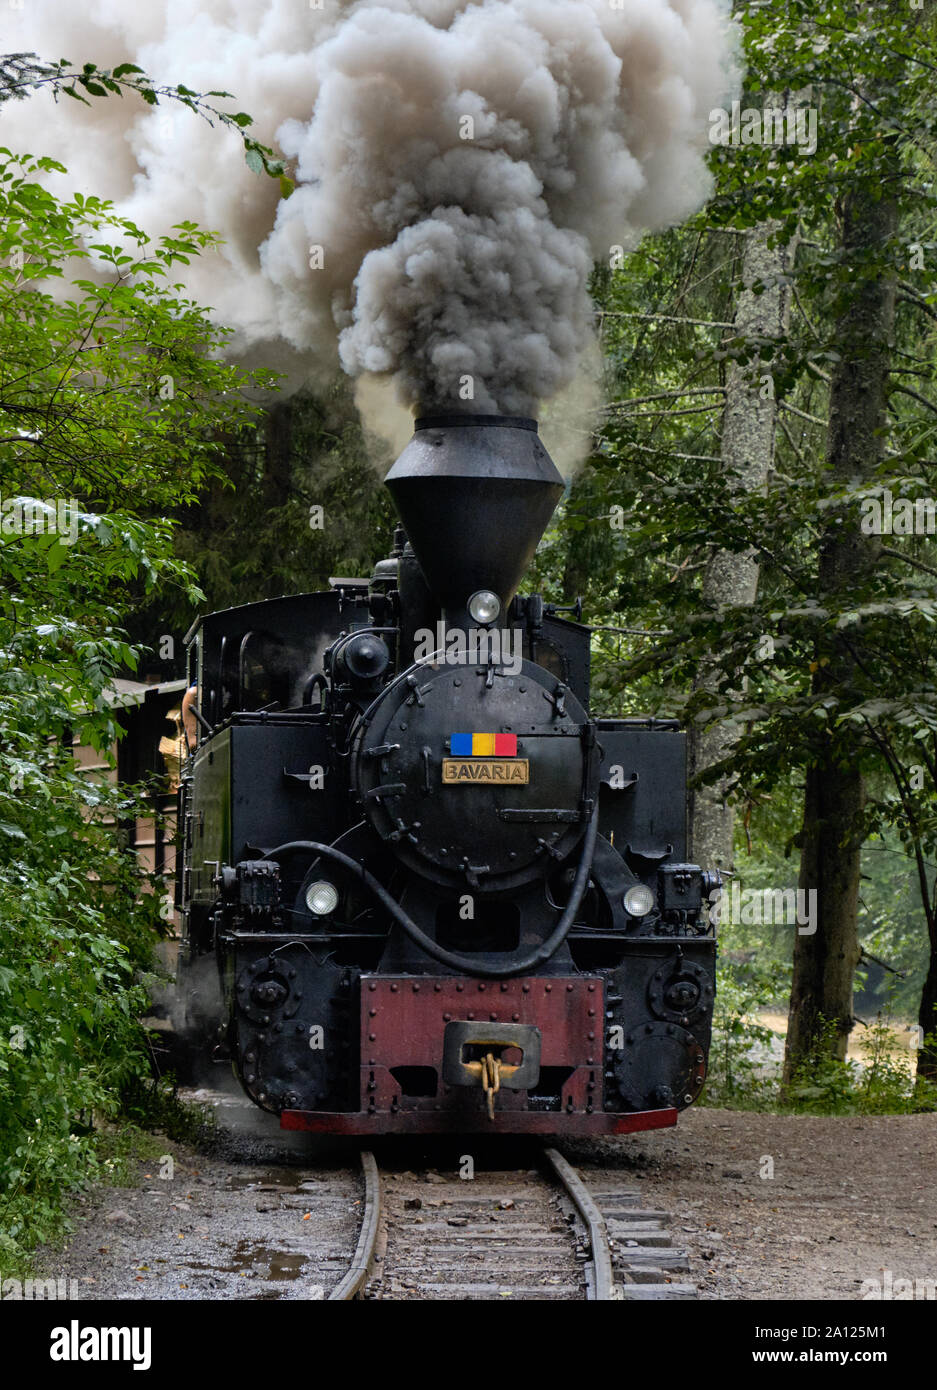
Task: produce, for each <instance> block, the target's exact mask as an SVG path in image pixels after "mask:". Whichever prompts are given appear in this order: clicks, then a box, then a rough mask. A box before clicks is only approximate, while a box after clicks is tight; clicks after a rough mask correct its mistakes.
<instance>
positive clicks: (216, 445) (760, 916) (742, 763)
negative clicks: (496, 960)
mask: <svg viewBox="0 0 937 1390" xmlns="http://www.w3.org/2000/svg"><path fill="white" fill-rule="evenodd" d="M734 14H735V20H736V22H737V25H738V30H739V34H740V39H739V44H740V49H739V63H740V70H741V72H742V74H743V75H742V78H741V82H740V86H739V90H738V93H737V97H736V104H735V106H734V107H729V108H726V109H725V110H723V111H719V110H716V111H713V112H711V113H710V123H709V124H710V128H709V131H708V143H707V150H706V165H707V168H708V171H709V178H710V180H711V184H710V188H711V191H710V193H709V196H708V197H707V198H706V200H705V203H704V204H703V206H702V207H701V208H700V210H698V211H696V212H694V213H692V214H691V215H689V216H688V217H685V218H684V219H683V220H680V221H677V222H676V223H675V224H674V225H670V226H666V227H664V228H663V229H659V228H658V229H651V230H649V231H644V232H643V234H642V235H641V236H640V237H638V236H635V237H634V238H633V239H632V240H631V241H628V240H627V239H626V240H625V241H624V242H623V243H622V244H621V245H611V246H609V249H608V254H607V255H606V256H604V257H602V258H599V257H596V258H595V259H594V264H593V269H592V272H591V278H590V280H589V302H590V312H591V321H592V326H593V328H594V333H595V342H596V344H597V349H598V351H597V352H596V353H595V367H596V373H595V375H596V378H597V381H596V382H594V383H593V386H594V387H595V386H597V404H592V403H589V404H584V405H582V407H581V408H580V409H579V410H578V412H576V411H567V412H566V414H565V416H564V418H563V419H562V420H557V419H556V418H553V417H551V407H550V404H549V402H548V403H547V404H546V405H545V408H544V410H543V412H542V426H543V433H544V437H545V438H546V439H547V440H548V441H549V440H550V438H551V433H550V431H551V429H552V430H554V431H557V430H558V429H560V427H562V430H563V431H565V432H566V433H567V434H572V435H573V436H574V437H575V439H576V440H578V446H577V447H578V452H579V453H580V455H581V463H580V464H579V466H578V468H577V469H576V471H575V472H574V473H573V474H572V476H571V477H570V479H569V481H568V486H567V489H566V493H565V495H564V497H563V500H562V503H561V505H560V507H559V508H558V510H557V512H556V515H555V516H554V519H553V522H552V523H551V526H550V528H549V530H548V532H547V534H546V536H545V538H544V540H543V541H542V542H541V545H540V548H539V550H538V552H537V555H536V559H535V563H534V569H533V571H532V573H530V574H529V575H528V576H527V579H526V581H525V585H526V588H527V589H528V590H534V589H539V590H541V591H542V592H543V594H544V596H545V598H546V599H547V600H548V601H549V602H552V603H556V604H559V605H570V604H573V603H574V602H575V601H576V600H577V599H580V598H581V600H582V621H583V622H584V623H587V624H588V625H589V626H590V627H592V629H593V637H592V650H593V662H594V667H593V687H594V688H593V698H594V702H595V704H596V705H597V706H598V707H600V708H601V709H603V710H605V711H609V712H613V713H615V714H619V713H620V714H651V715H655V716H659V717H662V718H677V719H679V720H680V721H681V723H682V724H683V725H684V726H685V727H686V728H687V730H688V731H689V748H690V772H691V776H692V783H691V803H690V825H691V846H692V848H691V858H692V859H693V861H694V862H696V863H700V864H706V865H712V866H714V867H718V868H719V869H720V870H721V872H722V873H723V875H724V887H723V891H722V897H721V899H720V900H719V903H718V904H717V905H716V907H715V908H714V911H716V912H717V914H718V917H719V939H720V947H719V961H718V994H717V1000H716V1021H715V1035H714V1040H713V1048H712V1055H711V1059H710V1073H709V1080H708V1082H707V1088H706V1092H705V1094H704V1097H703V1101H702V1104H703V1105H711V1106H721V1107H727V1108H737V1109H750V1110H758V1111H773V1112H774V1111H777V1112H785V1113H809V1114H820V1115H867V1114H872V1115H891V1114H899V1113H905V1114H907V1113H911V1112H916V1113H922V1112H930V1111H934V1110H937V682H935V675H934V670H935V655H937V652H935V619H937V500H935V499H937V488H935V485H934V481H933V480H934V478H935V477H937V471H935V470H937V459H934V458H931V454H932V453H934V452H935V449H937V382H935V368H937V269H935V267H937V236H935V225H937V223H935V218H937V189H935V179H934V158H935V151H937V103H935V101H934V93H935V89H937V19H935V15H934V11H933V7H932V6H930V5H929V4H927V5H925V4H924V3H923V0H922V3H920V4H915V3H913V0H912V2H911V3H905V4H895V3H890V2H889V0H874V2H873V0H868V2H867V3H861V4H860V3H854V2H853V0H824V3H822V4H818V3H808V0H784V2H783V3H775V0H770V2H769V0H756V2H755V3H746V4H742V3H737V4H736V5H735V7H734ZM80 56H82V57H83V56H84V55H80ZM226 80H227V79H226ZM241 102H244V103H245V104H247V98H246V97H245V96H243V95H242V94H241V93H240V92H238V91H235V92H234V94H233V96H232V97H229V94H228V93H227V92H225V91H221V90H218V91H207V90H206V91H205V92H196V91H195V90H194V89H191V88H189V87H188V86H185V85H183V84H182V82H181V80H180V78H179V77H176V78H175V79H173V78H172V77H170V80H169V81H168V82H165V83H162V82H157V81H156V79H155V78H152V79H151V77H150V76H149V75H148V74H147V73H146V72H145V71H143V70H142V69H141V68H140V67H138V66H137V65H136V64H135V63H132V62H130V61H123V62H115V61H113V60H112V59H111V58H110V57H109V55H108V53H106V52H105V53H102V54H101V55H100V57H99V58H98V59H97V61H96V62H88V63H87V64H85V66H83V67H82V66H81V64H80V63H78V64H74V63H72V62H71V61H70V60H68V59H62V60H57V57H56V56H53V54H52V53H51V52H47V53H39V54H37V53H33V52H11V53H10V54H8V55H7V56H6V57H5V58H3V59H0V146H2V147H3V148H0V210H2V217H0V499H2V500H0V574H2V592H0V1267H2V1268H3V1269H4V1270H7V1269H9V1270H13V1271H16V1270H19V1269H21V1268H25V1267H27V1265H28V1260H29V1252H30V1251H31V1250H33V1249H34V1248H35V1246H36V1245H37V1243H38V1242H40V1241H44V1240H49V1239H52V1238H54V1237H56V1236H57V1235H59V1234H60V1233H61V1231H62V1230H63V1228H64V1227H63V1223H64V1222H65V1221H66V1220H67V1213H68V1209H69V1201H70V1196H71V1194H73V1193H74V1192H75V1191H76V1190H78V1189H80V1188H81V1187H82V1186H83V1185H86V1184H87V1183H88V1182H89V1181H94V1180H97V1179H103V1178H106V1177H107V1174H108V1171H110V1170H113V1169H115V1167H116V1168H117V1169H118V1170H119V1168H120V1164H121V1162H122V1155H123V1154H124V1152H125V1149H124V1145H125V1142H126V1141H125V1137H124V1136H125V1135H126V1134H128V1133H132V1132H135V1131H136V1130H138V1129H146V1128H147V1127H148V1126H153V1125H154V1124H157V1125H158V1124H160V1123H165V1122H166V1117H167V1115H168V1114H169V1113H170V1112H172V1113H175V1112H174V1110H173V1100H172V1096H173V1086H174V1081H173V1078H172V1076H171V1075H170V1076H168V1077H167V1076H163V1077H161V1078H158V1079H154V1077H153V1066H152V1040H151V1037H150V1035H149V1032H148V1029H147V1025H146V1023H145V1022H144V1021H143V1020H144V1019H146V1017H147V1015H148V1012H149V1008H150V1002H149V1001H150V996H151V993H152V991H153V990H154V989H157V988H159V987H160V985H161V983H165V982H164V981H161V979H160V967H159V966H158V965H157V964H156V963H155V956H154V949H155V946H156V944H157V943H158V942H159V941H160V940H164V939H165V938H167V937H168V936H169V935H170V934H171V932H172V931H173V926H172V921H171V917H169V915H168V914H167V913H166V911H165V908H164V907H163V904H164V900H165V886H164V885H162V884H161V883H159V882H155V881H147V879H146V876H145V875H144V874H143V872H142V870H141V867H140V864H139V862H138V860H137V858H136V857H135V855H134V854H133V852H132V850H131V849H130V848H128V845H127V841H126V835H125V832H124V828H125V827H126V825H127V823H128V821H129V820H131V819H132V818H133V816H134V815H135V814H136V808H137V807H143V808H147V807H149V806H150V805H151V800H150V798H152V795H153V791H154V789H153V787H152V786H147V785H140V786H138V787H128V786H127V785H125V784H117V783H114V784H108V783H104V782H90V781H89V779H88V778H87V777H85V776H83V775H81V772H80V770H79V769H78V768H76V765H75V760H74V756H73V746H74V745H76V744H82V745H88V746H91V747H94V748H96V749H97V750H98V751H99V752H100V754H101V755H102V756H106V755H107V750H109V749H111V748H112V746H113V744H114V741H115V739H119V737H120V735H121V716H120V711H119V709H118V708H117V707H115V704H114V701H113V700H112V699H111V698H109V692H110V691H111V690H112V688H113V684H114V681H115V680H117V679H121V678H132V679H134V680H136V681H140V682H147V681H148V682H153V683H155V682H163V681H169V680H172V679H178V678H181V677H182V676H184V675H185V661H184V647H183V636H184V634H185V633H186V631H187V630H188V628H189V627H190V625H191V623H192V621H193V620H194V618H195V617H196V616H197V615H198V614H199V613H204V612H213V611H217V610H220V609H224V608H228V607H233V606H235V605H239V604H242V603H248V602H253V601H255V600H257V599H261V598H272V597H276V596H279V595H282V594H292V593H304V592H310V591H313V590H317V589H320V588H325V587H327V586H328V580H329V577H330V576H333V575H364V576H367V575H368V574H369V573H370V572H371V570H372V568H373V566H374V564H375V563H376V562H377V561H378V560H379V559H381V558H382V557H384V556H385V555H386V554H387V553H388V550H389V545H390V542H391V538H392V535H393V528H394V525H395V515H394V510H393V507H392V504H391V501H390V498H389V496H388V495H387V493H386V491H385V489H384V488H383V485H382V478H383V474H384V472H385V471H386V469H387V467H388V466H389V464H390V463H391V462H392V460H393V457H394V454H395V452H396V451H395V448H394V444H393V442H392V441H390V440H388V439H387V438H384V437H382V436H381V435H380V434H379V433H378V432H377V431H376V430H375V429H374V427H373V424H372V423H371V422H369V421H368V420H366V419H363V417H362V414H361V413H360V412H359V409H358V403H357V398H356V394H355V388H354V383H353V381H352V380H351V379H350V378H349V377H348V376H347V375H345V374H343V373H342V372H340V371H337V370H335V371H332V372H331V373H329V374H324V375H323V374H320V375H319V376H317V377H316V378H315V379H312V380H305V381H303V382H302V383H301V384H300V385H299V386H297V385H296V384H295V382H294V381H293V379H292V377H291V376H290V374H289V372H287V373H283V372H282V371H281V363H280V361H279V359H278V358H277V355H276V354H275V353H272V352H271V353H270V355H269V358H268V359H267V360H264V358H263V354H262V353H261V354H258V353H256V352H255V353H252V354H250V355H249V360H247V358H246V357H244V356H242V355H241V354H240V353H239V352H238V350H237V342H238V339H237V335H236V333H235V331H234V330H233V329H232V328H230V327H229V326H227V325H226V324H225V322H224V321H223V320H221V319H219V317H218V315H217V314H216V313H215V312H214V306H213V305H210V304H208V303H205V302H201V301H200V299H199V297H198V296H197V295H196V294H195V293H194V292H193V291H192V289H191V288H190V284H191V272H192V269H193V267H194V266H197V265H198V264H199V263H201V262H205V261H206V260H208V261H209V262H211V261H212V259H213V258H216V257H218V256H219V255H220V254H221V253H223V250H224V246H225V241H226V239H227V238H231V237H233V236H235V235H236V233H235V231H234V229H232V228H230V227H216V226H211V225H204V226H203V225H200V224H196V223H195V222H191V221H187V220H183V221H180V222H179V223H178V224H177V225H175V226H174V227H173V228H172V230H171V232H170V233H168V234H167V233H165V232H153V231H152V230H149V229H148V227H147V225H146V224H145V223H142V222H141V224H139V225H138V223H137V221H136V219H135V218H131V217H129V216H127V215H126V213H125V211H124V210H122V209H120V208H118V207H117V206H116V205H115V203H114V202H113V201H109V193H108V190H107V189H106V188H101V189H100V190H98V191H95V190H88V189H83V190H82V191H75V192H72V193H70V194H64V193H62V192H61V191H60V190H61V189H62V188H63V187H65V186H67V179H65V178H64V175H65V172H66V165H67V159H66V156H65V154H64V152H63V151H62V150H61V149H60V148H59V147H58V146H57V145H56V143H55V142H54V140H52V141H50V142H48V143H45V142H44V140H43V136H44V133H45V132H44V126H43V117H44V114H45V113H46V111H47V109H48V110H51V109H53V108H54V110H55V111H56V113H57V119H58V120H61V119H62V118H63V116H64V118H65V119H72V118H73V119H75V120H78V119H79V117H80V118H81V119H82V120H85V119H91V118H93V117H94V113H95V112H99V111H101V110H105V109H106V110H107V111H108V113H110V111H111V109H112V108H115V107H117V106H118V104H120V106H121V109H122V110H125V111H132V110H135V107H136V105H142V106H145V107H155V108H158V109H159V110H161V111H171V112H173V113H174V118H175V117H176V116H177V117H178V119H179V120H180V121H185V122H189V123H191V128H195V127H196V126H198V127H199V128H202V127H206V129H208V130H209V131H210V135H211V139H213V140H217V141H219V142H220V141H222V140H223V139H224V140H234V141H235V142H236V143H237V144H238V159H239V160H240V161H241V162H242V163H243V162H244V161H245V160H246V168H247V170H248V172H249V174H250V177H251V179H252V180H254V181H255V183H256V185H257V186H258V188H264V189H269V188H273V189H275V190H276V193H277V196H278V197H279V196H282V197H283V198H284V199H286V198H288V197H290V196H291V195H292V196H296V195H295V193H294V192H293V186H294V181H295V180H296V178H297V173H296V169H295V167H294V166H293V165H291V163H290V160H289V158H284V157H283V156H282V155H281V153H280V152H279V151H278V150H277V149H275V148H274V147H273V144H272V143H271V144H269V145H268V144H267V143H266V142H267V140H270V141H271V142H272V139H273V137H272V135H271V134H268V133H267V128H266V126H265V125H264V124H263V122H262V121H260V120H259V118H260V116H261V114H262V113H261V112H260V111H257V110H254V109H252V108H250V107H248V111H241V110H240V105H239V104H240V103H241ZM131 104H134V105H131ZM72 108H74V112H75V115H74V117H72V115H71V112H72ZM232 108H234V110H233V111H232ZM26 110H28V111H29V112H30V113H31V116H32V119H33V120H34V125H33V127H32V134H31V139H30V145H31V148H32V149H33V150H34V151H35V152H32V153H31V152H29V151H28V150H27V149H26V148H25V146H24V145H22V144H21V143H20V144H17V145H16V146H15V147H11V148H6V146H7V144H8V141H9V140H10V137H9V136H8V135H7V133H6V130H7V129H11V130H14V131H15V132H16V134H17V135H19V134H20V131H21V127H17V126H16V125H15V124H14V123H13V122H12V120H11V119H10V116H9V113H11V112H14V111H15V112H17V113H20V112H22V111H26ZM89 112H90V113H91V116H90V117H89V115H88V113H89ZM255 130H259V131H260V135H259V136H257V137H256V138H255V135H254V131H255ZM179 177H180V179H185V177H186V170H185V168H180V170H179ZM593 394H595V392H593Z"/></svg>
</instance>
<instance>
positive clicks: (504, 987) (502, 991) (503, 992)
mask: <svg viewBox="0 0 937 1390" xmlns="http://www.w3.org/2000/svg"><path fill="white" fill-rule="evenodd" d="M507 992H508V987H507V984H506V983H505V982H504V981H503V980H502V981H501V993H502V994H507Z"/></svg>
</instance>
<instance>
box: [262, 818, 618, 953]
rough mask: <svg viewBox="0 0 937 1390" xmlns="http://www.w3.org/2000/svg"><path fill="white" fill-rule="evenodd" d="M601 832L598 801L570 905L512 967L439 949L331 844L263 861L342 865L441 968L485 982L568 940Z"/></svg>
mask: <svg viewBox="0 0 937 1390" xmlns="http://www.w3.org/2000/svg"><path fill="white" fill-rule="evenodd" d="M598 833H599V807H598V802H597V803H596V806H595V809H594V811H593V812H592V819H591V820H590V821H589V824H588V827H587V829H586V836H585V840H584V842H583V846H582V854H581V855H580V857H579V867H578V868H577V870H576V877H575V879H574V880H573V886H572V889H571V891H570V895H569V902H568V903H567V904H566V906H565V908H564V909H563V915H562V916H561V917H560V920H559V921H558V922H557V924H556V926H555V927H554V929H553V931H552V932H551V933H550V935H549V936H548V937H547V939H546V941H543V942H541V944H540V945H539V946H537V947H535V948H534V949H533V950H532V951H528V953H527V955H525V956H521V957H520V958H519V959H518V958H517V957H516V956H515V957H514V958H513V959H512V960H511V962H510V963H509V964H508V963H507V962H506V963H505V964H504V965H482V964H481V963H480V962H479V961H477V960H473V959H472V957H471V956H460V955H458V954H457V953H456V952H455V951H447V950H446V949H445V947H443V946H439V945H438V944H437V943H436V942H435V941H434V940H433V938H432V937H431V936H427V935H426V932H425V931H423V930H422V929H421V928H420V927H418V926H417V924H416V922H414V921H413V919H412V918H411V917H408V916H407V914H406V912H404V910H403V908H402V907H401V906H400V904H399V903H398V902H397V901H396V899H395V898H392V897H391V895H390V893H388V891H387V889H386V888H385V887H384V885H383V884H382V883H379V882H378V880H377V879H376V878H375V877H374V875H373V874H371V873H369V872H368V870H367V869H366V868H364V866H363V865H361V864H359V863H358V862H357V860H355V859H351V858H349V856H348V855H347V854H342V852H341V850H338V849H333V848H332V846H331V845H321V844H318V843H317V842H316V841H315V840H289V841H288V842H287V843H286V844H285V845H278V846H277V848H276V849H273V850H271V851H270V853H269V854H265V855H264V858H265V859H276V858H277V856H278V855H280V854H287V853H288V852H290V851H291V850H307V851H311V852H312V853H314V854H318V855H321V856H323V857H324V858H326V859H331V860H333V861H334V862H335V863H336V864H340V865H341V866H342V868H343V869H347V870H348V872H349V873H352V874H354V875H355V876H356V877H357V878H359V879H360V880H361V882H362V883H363V884H364V885H365V887H367V888H369V889H370V890H371V892H372V893H373V894H374V896H375V897H376V898H377V899H378V901H379V902H380V903H381V905H382V906H383V907H385V908H386V909H387V911H388V912H389V913H390V915H391V917H393V919H394V921H395V922H396V923H397V924H398V926H399V927H400V928H401V929H402V930H403V931H405V932H406V934H407V936H409V938H410V940H411V941H412V942H413V943H414V944H415V945H417V946H419V948H420V950H421V951H425V952H426V954H427V955H428V956H432V958H433V959H434V960H438V961H439V962H440V963H441V964H442V965H448V966H449V967H450V969H452V970H458V971H460V972H461V973H462V974H464V975H480V976H481V977H482V978H483V979H486V980H506V979H508V977H509V976H511V975H523V974H525V973H526V972H527V971H528V970H535V969H536V968H537V966H538V965H543V963H544V962H545V961H547V960H549V959H550V957H551V956H552V955H553V954H554V952H556V951H558V950H559V948H560V947H561V946H562V944H563V942H564V941H565V940H566V938H567V936H568V935H569V931H570V928H571V927H572V925H573V922H574V921H575V918H576V913H577V912H578V911H579V906H580V904H581V902H582V899H583V896H584V894H585V891H586V885H587V884H588V882H589V872H590V870H591V868H592V857H593V855H594V854H595V844H596V837H597V836H598Z"/></svg>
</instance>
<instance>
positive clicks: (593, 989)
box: [589, 985, 595, 994]
mask: <svg viewBox="0 0 937 1390" xmlns="http://www.w3.org/2000/svg"><path fill="white" fill-rule="evenodd" d="M589 993H590V994H594V993H595V985H590V986H589Z"/></svg>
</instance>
